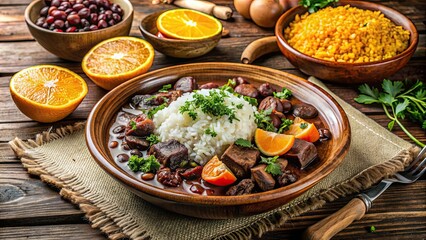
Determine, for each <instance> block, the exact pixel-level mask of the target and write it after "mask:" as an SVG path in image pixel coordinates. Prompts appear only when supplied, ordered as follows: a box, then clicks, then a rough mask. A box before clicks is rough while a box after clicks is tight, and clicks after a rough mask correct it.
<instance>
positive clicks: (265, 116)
mask: <svg viewBox="0 0 426 240" xmlns="http://www.w3.org/2000/svg"><path fill="white" fill-rule="evenodd" d="M271 113H272V108H269V109H266V110H264V111H262V110H260V111H259V113H255V114H254V118H255V122H256V124H257V127H258V128H261V129H263V130H265V131H269V132H275V131H276V129H275V127H274V124H272V119H271V117H270V116H269V115H271Z"/></svg>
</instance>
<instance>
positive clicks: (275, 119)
mask: <svg viewBox="0 0 426 240" xmlns="http://www.w3.org/2000/svg"><path fill="white" fill-rule="evenodd" d="M269 117H270V118H271V122H272V125H274V127H275V128H280V126H281V123H282V122H281V118H280V117H278V115H276V114H274V113H271V115H269Z"/></svg>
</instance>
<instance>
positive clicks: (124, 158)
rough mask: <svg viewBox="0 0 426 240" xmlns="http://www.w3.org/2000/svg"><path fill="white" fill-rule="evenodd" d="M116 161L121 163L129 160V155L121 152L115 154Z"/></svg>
mask: <svg viewBox="0 0 426 240" xmlns="http://www.w3.org/2000/svg"><path fill="white" fill-rule="evenodd" d="M117 161H119V162H121V163H123V162H127V161H129V155H127V154H125V153H122V154H119V155H118V156H117Z"/></svg>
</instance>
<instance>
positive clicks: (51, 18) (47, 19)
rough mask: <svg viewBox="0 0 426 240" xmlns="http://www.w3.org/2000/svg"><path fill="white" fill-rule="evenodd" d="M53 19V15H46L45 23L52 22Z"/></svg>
mask: <svg viewBox="0 0 426 240" xmlns="http://www.w3.org/2000/svg"><path fill="white" fill-rule="evenodd" d="M54 21H55V18H54V17H52V16H48V17H47V18H46V23H48V24H52V23H53V22H54Z"/></svg>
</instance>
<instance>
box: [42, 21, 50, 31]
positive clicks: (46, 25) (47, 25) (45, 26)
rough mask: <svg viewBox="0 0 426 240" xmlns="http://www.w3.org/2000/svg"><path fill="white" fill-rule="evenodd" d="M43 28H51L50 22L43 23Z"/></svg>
mask: <svg viewBox="0 0 426 240" xmlns="http://www.w3.org/2000/svg"><path fill="white" fill-rule="evenodd" d="M41 27H42V28H46V29H49V24H48V23H47V22H45V23H43V25H42V26H41Z"/></svg>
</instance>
